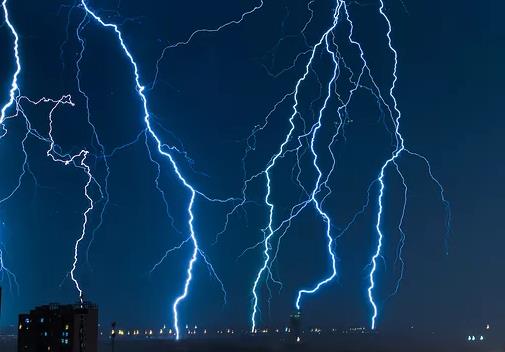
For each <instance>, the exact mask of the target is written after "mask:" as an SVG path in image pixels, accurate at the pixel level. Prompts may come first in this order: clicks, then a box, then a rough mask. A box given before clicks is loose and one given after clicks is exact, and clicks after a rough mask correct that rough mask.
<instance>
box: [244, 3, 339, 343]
mask: <svg viewBox="0 0 505 352" xmlns="http://www.w3.org/2000/svg"><path fill="white" fill-rule="evenodd" d="M340 5H341V4H339V6H337V8H336V9H335V13H334V21H333V25H332V26H331V27H330V28H329V29H328V30H327V31H326V32H325V33H324V34H323V35H322V37H321V38H320V40H319V42H318V43H317V44H316V45H314V47H313V48H312V53H311V56H310V58H309V60H308V62H307V65H306V67H305V72H304V74H303V75H302V77H301V78H300V79H298V81H297V83H296V86H295V93H294V95H293V97H294V105H293V113H292V115H291V117H290V118H289V123H290V126H291V127H290V129H289V131H288V133H287V135H286V137H285V139H284V141H283V142H282V144H281V145H280V148H279V151H278V152H277V153H276V154H275V155H274V156H273V157H272V159H271V160H270V162H269V163H268V165H267V167H266V169H265V170H264V171H262V172H261V173H263V174H265V177H266V180H267V182H266V187H267V193H266V196H265V204H267V206H268V207H269V219H268V225H267V231H268V233H267V234H266V235H265V237H264V240H263V244H264V250H263V257H264V261H263V265H262V266H261V268H260V270H259V271H258V273H257V275H256V279H255V281H254V285H253V288H252V294H253V311H252V315H251V331H252V332H253V333H254V332H255V331H256V315H257V313H258V293H257V289H258V285H259V282H260V280H261V277H262V276H263V273H264V272H265V271H268V272H269V273H270V270H269V262H270V259H271V258H270V240H271V239H272V237H273V235H274V228H273V214H274V207H275V206H274V204H273V203H271V200H270V195H271V179H270V171H271V170H272V168H273V167H274V166H275V164H276V161H277V160H278V159H280V158H282V157H283V156H284V155H285V154H286V152H288V150H285V148H286V146H287V144H288V143H289V141H290V139H291V138H292V135H293V133H294V131H295V124H294V119H295V118H296V116H297V115H298V114H299V112H298V104H299V103H298V94H299V88H300V86H301V84H302V82H304V81H305V80H306V78H307V76H308V75H309V72H310V68H311V66H312V63H313V61H314V57H315V55H316V52H317V49H318V48H319V47H320V46H321V45H323V43H324V42H325V41H326V43H328V42H327V40H328V39H327V38H328V35H329V34H330V33H331V32H332V31H333V30H334V29H335V27H336V25H337V18H338V14H339V11H340V7H341V6H340ZM336 66H337V65H336ZM336 72H337V71H336V67H335V71H334V77H333V78H335V76H336ZM332 83H333V79H332V80H331V82H330V87H331V84H332ZM330 89H331V88H330ZM327 99H328V98H327ZM327 101H328V100H326V102H327ZM325 105H326V104H325ZM323 109H324V107H323ZM323 109H322V110H323ZM321 114H322V112H321ZM320 117H321V115H320ZM316 125H317V126H316V128H313V129H311V133H312V134H313V136H314V131H317V130H318V129H319V128H318V127H320V121H318V124H316ZM299 140H300V138H299ZM311 149H312V152H313V153H315V151H314V150H313V140H312V143H311ZM316 158H317V157H316ZM314 166H315V167H316V169H317V170H318V172H319V176H318V181H317V183H316V187H315V188H316V190H315V191H314V192H313V194H312V196H313V197H315V194H316V192H317V188H318V184H319V182H320V179H321V176H322V174H321V172H320V170H319V168H318V166H317V160H316V161H314ZM261 173H260V174H261ZM257 176H258V175H255V176H253V177H257ZM249 180H250V179H249ZM311 200H312V198H311ZM314 200H315V198H314ZM307 204H308V202H307ZM315 204H316V208H317V210H318V212H319V213H320V214H321V216H323V218H324V219H325V221H326V222H327V225H328V239H329V242H330V246H329V247H328V248H329V250H330V254H331V257H332V261H333V263H334V265H333V269H334V275H332V276H331V278H333V277H334V276H335V275H336V263H335V256H334V254H333V251H332V249H331V243H332V241H333V240H332V238H331V236H330V235H329V228H330V221H329V218H328V216H327V215H326V214H325V213H324V212H323V211H322V210H321V208H320V207H319V203H318V202H317V201H315ZM303 207H304V206H303ZM300 211H301V210H300ZM330 280H331V279H330ZM325 283H326V282H325ZM321 285H322V284H321ZM318 288H319V287H317V288H316V290H317V289H318ZM298 301H299V299H297V305H298Z"/></svg>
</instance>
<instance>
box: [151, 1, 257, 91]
mask: <svg viewBox="0 0 505 352" xmlns="http://www.w3.org/2000/svg"><path fill="white" fill-rule="evenodd" d="M263 4H264V2H263V0H260V3H259V4H258V5H256V6H254V7H253V8H252V9H251V10H249V11H246V12H244V13H242V15H241V16H240V18H239V19H237V20H231V21H229V22H226V23H224V24H222V25H220V26H219V27H217V28H204V29H197V30H196V31H194V32H193V33H191V34H190V36H189V37H188V39H186V40H184V41H180V42H177V43H174V44H171V45H167V46H166V47H165V48H163V50H162V51H161V55H160V57H159V58H158V60H157V61H156V72H155V74H154V79H153V82H152V84H151V86H150V88H149V89H150V90H152V89H154V86H155V85H156V82H157V81H158V75H159V71H160V64H161V62H162V61H163V59H164V58H165V54H166V52H167V51H168V50H170V49H175V48H178V47H180V46H185V45H188V44H189V43H191V41H192V40H193V38H195V37H196V36H198V35H199V34H201V33H217V32H220V31H221V30H223V29H225V28H227V27H230V26H232V25H237V24H240V23H242V21H244V19H245V18H246V17H247V16H249V15H251V14H253V13H255V12H256V11H258V10H259V9H261V8H262V7H263Z"/></svg>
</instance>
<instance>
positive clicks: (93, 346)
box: [18, 302, 98, 352]
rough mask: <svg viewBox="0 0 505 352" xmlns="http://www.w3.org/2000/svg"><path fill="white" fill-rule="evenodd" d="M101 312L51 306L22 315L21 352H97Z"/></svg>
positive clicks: (88, 305)
mask: <svg viewBox="0 0 505 352" xmlns="http://www.w3.org/2000/svg"><path fill="white" fill-rule="evenodd" d="M97 350H98V308H97V306H96V305H94V304H91V303H87V302H86V303H84V304H82V305H81V304H75V305H72V304H69V305H60V304H49V305H44V306H39V307H36V308H35V309H33V310H31V311H30V313H29V314H20V315H19V325H18V352H40V351H50V352H97Z"/></svg>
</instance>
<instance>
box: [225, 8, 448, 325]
mask: <svg viewBox="0 0 505 352" xmlns="http://www.w3.org/2000/svg"><path fill="white" fill-rule="evenodd" d="M312 3H313V2H312V1H311V2H309V4H308V10H309V13H310V17H309V22H307V23H305V25H304V27H303V30H302V35H303V36H304V37H305V35H304V31H305V29H306V28H307V26H308V24H309V23H310V21H311V20H312V18H313V17H314V12H313V10H312V8H311V4H312ZM341 13H343V14H344V15H345V20H346V22H347V23H348V25H349V27H350V30H349V35H348V41H349V43H351V44H352V45H354V46H355V47H356V48H357V49H358V50H359V57H360V60H361V68H360V69H359V73H358V74H355V73H354V72H353V70H352V69H351V68H350V67H349V66H348V65H347V64H346V62H345V59H344V57H343V55H342V54H341V53H340V52H339V49H338V44H337V43H336V42H335V35H334V34H333V31H334V30H335V28H336V26H337V24H338V22H339V21H338V20H339V16H340V15H341ZM379 13H380V15H381V16H382V17H383V18H384V19H385V21H386V24H387V27H388V30H387V33H386V37H387V42H388V49H389V50H390V51H391V52H392V53H393V55H394V65H393V82H392V86H391V87H390V88H389V90H388V98H387V99H390V100H391V101H392V107H391V105H390V103H388V102H387V101H386V99H385V98H384V96H383V94H382V91H381V89H380V88H379V85H378V84H377V83H376V81H375V79H374V76H373V74H372V70H371V69H370V67H369V65H368V63H367V60H366V58H365V53H364V50H363V48H362V46H361V44H360V43H359V42H358V41H356V40H355V39H354V38H353V36H354V24H353V22H352V20H351V18H350V14H349V11H348V5H347V2H345V1H343V0H341V1H336V6H335V11H334V16H333V22H332V25H331V26H330V27H329V28H328V29H327V30H326V31H325V32H324V33H323V35H322V36H321V37H320V39H319V41H318V42H317V43H316V44H315V45H313V46H310V45H309V46H310V49H309V50H308V51H303V52H301V53H299V54H298V55H296V57H295V59H294V61H293V63H292V65H291V66H289V67H287V68H285V69H283V70H281V71H280V72H279V73H278V74H271V73H270V72H269V71H268V70H267V71H268V72H269V74H270V75H271V76H273V77H278V76H279V75H281V74H283V73H284V72H287V71H289V70H292V69H294V68H296V66H297V63H298V61H299V60H300V59H301V58H302V57H303V56H304V55H306V54H310V57H309V59H308V61H307V62H306V64H305V66H304V73H303V75H302V76H301V77H300V78H299V79H298V80H297V83H296V85H295V89H294V91H292V92H290V93H288V94H286V95H284V96H283V97H282V98H281V100H279V101H278V102H277V103H276V104H275V106H274V107H273V109H272V110H271V111H270V112H269V113H268V115H267V116H266V118H265V122H264V124H262V125H258V126H255V127H254V129H253V130H252V132H251V134H250V135H249V137H248V138H247V139H246V149H245V153H244V157H243V160H242V163H243V172H244V175H247V172H246V171H247V170H246V166H245V160H246V158H247V157H248V155H249V153H250V152H251V151H254V150H255V149H256V141H257V134H258V133H259V132H261V131H263V130H264V129H265V128H266V126H267V125H268V123H269V118H270V116H271V115H272V114H273V113H274V112H275V111H276V110H277V109H278V107H279V106H280V105H281V104H283V103H284V102H285V101H286V100H287V99H288V98H291V97H292V98H293V99H294V105H293V106H292V110H293V113H292V115H291V116H290V118H289V123H290V129H289V131H288V133H287V134H286V135H285V138H284V140H283V142H282V143H281V145H280V147H279V150H278V152H277V153H276V154H274V155H273V156H272V157H271V158H270V161H269V162H268V164H267V166H266V167H265V169H264V170H262V171H260V172H259V173H256V174H254V175H253V176H251V177H249V178H247V177H246V178H245V181H244V186H243V188H242V196H243V198H242V202H240V203H238V204H237V205H236V206H235V207H234V208H233V209H232V211H231V212H230V213H228V214H227V218H226V222H225V226H224V228H223V230H222V231H221V232H219V233H218V236H219V235H221V234H222V233H223V232H224V231H226V230H227V226H228V223H229V217H230V216H231V215H232V214H233V213H235V211H236V210H238V209H240V208H242V207H243V206H244V205H245V204H246V203H247V202H248V200H247V199H248V198H247V189H248V185H249V183H251V182H252V181H253V180H255V179H257V178H259V177H260V176H264V177H265V179H266V195H265V198H264V203H265V204H266V206H267V207H268V210H269V216H268V224H267V226H266V228H265V229H264V230H263V233H264V236H263V239H262V240H261V241H259V242H257V243H256V244H254V245H252V246H250V247H248V248H246V249H245V250H244V251H243V252H242V254H240V256H239V258H240V257H241V256H243V255H244V254H245V253H246V252H248V251H250V250H252V249H256V248H259V247H262V248H263V251H262V255H263V264H262V266H261V267H260V268H259V270H258V272H257V275H256V278H255V280H254V283H253V287H252V297H253V308H252V315H251V320H250V321H251V330H252V332H253V333H254V332H255V331H256V327H257V314H258V313H259V305H258V302H259V297H258V292H257V290H258V288H259V285H260V282H261V279H262V277H263V276H266V280H267V282H268V280H273V281H274V282H276V283H279V284H280V285H281V287H282V283H280V282H279V281H278V280H276V279H275V280H274V278H273V276H272V265H273V263H274V262H275V260H276V258H277V255H278V252H279V245H280V241H281V240H282V238H283V237H284V236H285V235H286V233H287V232H288V230H289V229H290V227H291V223H292V221H293V220H294V219H295V218H296V217H297V216H298V215H299V214H300V213H301V212H302V210H304V209H305V208H306V207H307V206H308V205H309V204H313V205H314V207H315V208H316V210H317V212H318V216H320V217H321V218H322V220H323V221H324V222H325V223H326V232H325V234H326V237H327V239H328V248H327V249H328V254H329V258H330V267H331V269H332V270H331V273H330V274H329V275H328V276H327V277H326V278H324V279H323V280H322V281H320V282H318V283H316V284H315V285H314V286H313V288H312V289H302V290H300V291H299V292H298V295H297V298H296V301H295V307H296V309H297V310H299V309H300V305H301V304H300V303H301V299H302V297H303V295H305V294H313V293H316V292H317V291H318V290H319V289H320V288H321V287H322V286H324V285H325V284H327V283H328V282H330V281H331V280H333V279H334V278H335V277H336V276H337V271H336V260H337V259H336V255H335V252H334V250H333V248H332V247H333V246H334V245H335V239H334V237H335V236H333V235H332V234H331V228H332V225H331V220H330V217H329V215H328V214H327V213H326V212H325V211H324V210H323V208H322V204H323V202H324V201H325V199H326V198H327V197H328V196H329V195H330V194H331V193H332V190H331V187H330V186H329V180H330V177H331V175H332V173H333V172H334V169H335V165H336V159H335V156H334V153H333V151H332V147H333V145H334V143H335V142H336V140H337V137H338V136H340V135H341V136H342V137H343V139H344V141H345V140H346V136H345V124H346V123H347V121H348V120H349V111H348V106H349V104H350V102H351V100H352V98H353V96H354V94H355V92H357V91H358V90H359V89H363V90H365V91H367V92H368V93H370V94H371V95H372V96H373V97H374V98H375V99H376V101H377V104H378V106H379V109H380V112H381V116H382V120H383V124H384V127H385V129H386V130H387V131H388V132H389V133H390V134H391V138H392V142H393V148H394V149H393V151H392V153H391V156H390V157H389V158H388V159H387V160H386V161H385V162H384V163H383V164H382V166H381V168H380V171H379V175H378V177H377V179H375V180H374V181H372V182H371V183H370V186H369V187H368V191H367V201H366V203H365V204H364V205H363V207H362V208H361V209H360V210H359V211H358V212H357V213H355V215H354V216H353V217H352V219H351V221H350V222H349V223H347V224H346V225H345V227H344V228H343V230H342V231H340V233H339V234H338V235H337V236H336V238H339V237H341V236H343V235H344V233H346V232H347V231H348V230H349V228H350V227H351V226H352V225H353V224H354V223H355V222H356V220H357V218H358V217H359V215H361V214H363V213H364V212H365V210H366V209H367V207H368V205H369V202H370V192H371V188H372V187H373V186H374V185H378V188H379V190H378V200H377V202H378V211H377V214H376V219H377V221H376V224H375V231H376V232H377V234H378V238H377V245H376V249H375V251H374V253H373V255H372V258H371V261H370V268H371V269H370V273H369V276H368V278H369V286H368V288H367V293H368V298H369V303H370V305H371V306H372V314H371V327H372V329H375V327H376V319H377V316H378V307H377V303H376V299H375V297H374V294H373V291H374V288H375V285H376V284H375V275H376V271H377V260H378V259H379V258H382V254H381V252H382V246H383V237H384V231H383V230H382V227H381V224H382V217H383V198H384V194H385V187H386V179H385V173H386V170H387V169H388V168H389V167H390V165H391V164H393V165H394V166H395V168H396V170H397V172H398V174H399V175H400V178H401V180H402V185H403V187H404V198H403V206H402V212H401V218H400V222H399V225H398V230H399V232H400V234H401V239H400V242H399V244H398V247H397V261H399V262H400V264H401V270H400V276H399V278H398V280H397V283H396V286H395V288H394V292H393V294H395V293H396V292H397V291H398V289H399V285H400V282H401V279H402V277H403V273H404V260H403V257H402V251H403V247H404V244H405V240H406V234H405V232H404V230H403V227H402V226H403V221H404V218H405V215H406V214H405V213H406V205H407V196H408V188H407V184H406V180H405V178H404V176H403V173H402V171H401V169H400V167H399V165H398V163H397V161H398V158H399V157H400V154H401V153H402V152H407V153H408V154H409V155H414V156H416V157H418V158H421V159H422V160H423V161H424V162H425V163H426V164H427V166H428V174H429V176H430V178H431V179H432V180H433V182H435V183H436V185H437V186H438V187H439V189H440V195H441V200H442V203H443V204H444V207H445V208H446V212H447V235H446V238H447V237H448V234H449V232H450V208H449V203H448V202H447V200H446V199H445V195H444V190H443V187H442V185H441V184H440V182H439V181H438V180H437V179H436V178H435V177H434V176H433V173H432V171H431V166H430V165H429V162H428V160H427V158H425V157H424V156H422V155H420V154H417V153H414V152H410V151H408V150H407V149H406V148H405V146H404V138H403V136H402V134H401V133H400V119H401V112H400V110H399V108H398V103H397V100H396V97H395V95H394V91H395V88H396V84H397V80H398V77H397V65H398V55H397V52H396V50H395V49H394V48H393V45H392V39H391V31H392V29H391V23H390V21H389V18H388V17H387V15H386V14H385V12H384V4H383V2H382V1H380V7H379ZM330 38H331V40H330ZM323 46H324V47H325V51H326V53H329V54H331V55H332V60H333V75H332V77H330V78H329V81H328V82H329V83H328V89H327V94H326V98H325V101H324V103H323V105H322V107H321V109H320V110H319V114H318V119H317V121H316V122H315V123H314V124H312V127H311V128H310V130H309V132H306V127H307V124H306V120H305V119H304V118H303V117H302V116H301V113H300V112H299V110H298V105H299V98H300V97H299V95H300V94H301V93H300V86H301V84H302V83H304V81H306V80H307V78H308V75H309V73H311V72H312V73H314V75H315V77H316V79H317V81H318V82H319V85H321V81H320V79H319V75H318V74H317V72H316V71H315V69H314V68H313V64H314V60H315V55H316V52H317V51H318V50H319V49H320V48H321V47H323ZM343 69H345V70H347V71H348V72H349V74H350V75H349V78H348V80H349V83H350V84H351V88H350V89H349V91H348V92H347V98H345V97H344V96H342V95H341V94H340V93H339V92H338V91H337V83H336V82H337V80H338V78H339V77H340V74H341V71H342V70H343ZM365 77H367V78H369V81H370V86H367V85H366V84H365V83H364V82H363V81H364V78H365ZM332 85H334V86H335V89H334V92H332ZM332 94H334V95H335V96H336V99H337V101H338V102H339V107H338V109H337V112H338V118H339V119H338V121H337V123H336V124H337V128H336V132H335V134H334V135H333V138H332V139H331V142H330V143H329V145H328V151H329V154H330V156H331V159H332V164H331V167H330V169H329V171H327V173H326V175H325V176H324V175H323V171H322V170H321V168H320V166H319V165H318V158H319V156H318V154H317V152H316V150H315V147H314V146H315V141H316V137H317V132H318V131H319V130H320V128H321V125H322V118H323V113H324V110H325V109H326V107H327V103H328V100H329V99H330V97H331V95H332ZM317 99H318V98H316V99H315V100H313V101H312V102H311V104H310V106H311V108H312V105H313V103H314V102H315V101H317ZM383 107H384V109H383ZM386 113H387V115H388V116H389V117H390V118H391V122H392V125H393V128H390V126H389V125H388V123H387V121H386V120H385V119H384V118H383V117H384V116H385V115H386ZM297 118H299V119H300V120H301V122H302V123H303V130H304V132H303V133H302V134H300V135H298V136H296V126H295V119H297ZM294 138H296V139H298V145H297V146H296V147H294V148H289V147H288V144H289V143H290V141H291V140H293V139H294ZM306 138H309V139H310V152H311V154H312V166H313V167H314V169H315V170H316V172H317V180H316V182H315V185H314V188H312V191H311V192H309V191H308V190H307V188H306V187H305V186H304V185H303V184H302V182H301V180H300V174H301V172H302V168H301V165H300V158H301V156H302V155H303V154H304V153H305V151H304V149H303V151H302V140H304V139H306ZM288 153H295V155H296V162H295V165H294V166H293V169H292V170H293V171H292V175H293V177H292V178H293V182H294V183H295V184H296V185H297V186H298V187H299V188H300V189H301V193H302V194H305V195H306V196H307V198H306V199H304V200H303V201H301V202H299V203H297V204H295V205H294V206H293V207H292V208H291V211H290V213H289V216H288V217H287V218H286V219H284V220H282V221H281V222H280V224H279V225H278V226H274V225H273V219H274V213H275V204H274V202H273V200H272V199H271V193H272V185H271V172H272V170H273V168H274V167H275V166H276V164H277V161H278V160H280V159H282V158H284V157H285V156H286V155H287V154H288ZM323 190H325V194H324V195H323V196H322V198H321V199H319V198H318V197H319V196H320V195H321V192H323ZM279 231H282V232H281V234H280V235H279V236H278V238H277V242H276V246H275V251H274V254H271V250H272V241H273V240H274V236H275V235H276V233H277V232H279ZM217 238H218V237H217ZM217 238H216V240H217ZM267 288H268V291H270V289H269V287H268V286H267ZM269 300H270V298H269Z"/></svg>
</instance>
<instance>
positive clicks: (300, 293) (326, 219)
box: [295, 5, 340, 310]
mask: <svg viewBox="0 0 505 352" xmlns="http://www.w3.org/2000/svg"><path fill="white" fill-rule="evenodd" d="M339 12H340V5H339V6H338V7H337V10H336V13H335V17H334V18H335V21H334V24H333V27H332V28H330V31H332V30H333V29H334V28H335V26H336V25H337V21H338V15H339ZM329 33H330V32H327V34H326V37H325V42H326V51H327V52H328V53H329V54H331V57H332V59H333V63H334V70H333V77H332V78H331V80H330V82H329V83H328V95H327V96H326V99H325V101H324V104H323V107H322V108H321V110H320V111H319V119H318V121H317V123H316V128H314V131H313V132H312V138H311V141H310V150H311V152H312V155H313V156H314V158H313V164H314V168H315V169H316V170H317V174H318V176H317V182H316V184H315V186H314V189H313V191H312V195H311V201H312V202H314V205H315V207H316V209H317V211H318V212H319V215H321V217H322V218H323V219H324V222H326V237H327V238H328V253H329V254H330V257H331V268H332V270H331V275H330V276H328V277H327V278H325V279H324V280H322V281H320V282H318V283H317V284H316V285H315V287H313V288H312V289H309V290H306V289H303V290H300V291H298V297H297V298H296V303H295V305H296V309H297V310H300V301H301V299H302V296H303V295H304V294H312V293H315V292H317V291H318V290H319V288H321V286H323V285H325V284H327V283H329V282H330V281H331V280H333V278H334V277H335V276H336V275H337V267H336V256H335V253H334V252H333V248H332V247H333V237H332V236H331V233H330V231H331V220H330V217H329V216H328V214H327V213H325V212H324V211H323V210H322V208H321V204H320V202H319V201H318V200H317V198H316V194H317V192H318V190H319V189H320V182H321V178H322V177H323V173H322V171H321V169H320V168H319V166H318V164H317V159H318V154H317V153H316V151H315V149H314V144H315V139H316V134H317V132H318V131H319V129H320V128H321V125H322V123H321V120H322V117H323V112H324V110H326V107H327V105H328V101H329V99H330V97H331V87H332V85H333V83H334V82H335V80H336V78H337V73H338V62H337V60H336V58H335V55H333V54H332V52H331V51H330V49H329V42H328V34H329ZM330 172H331V171H330Z"/></svg>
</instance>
